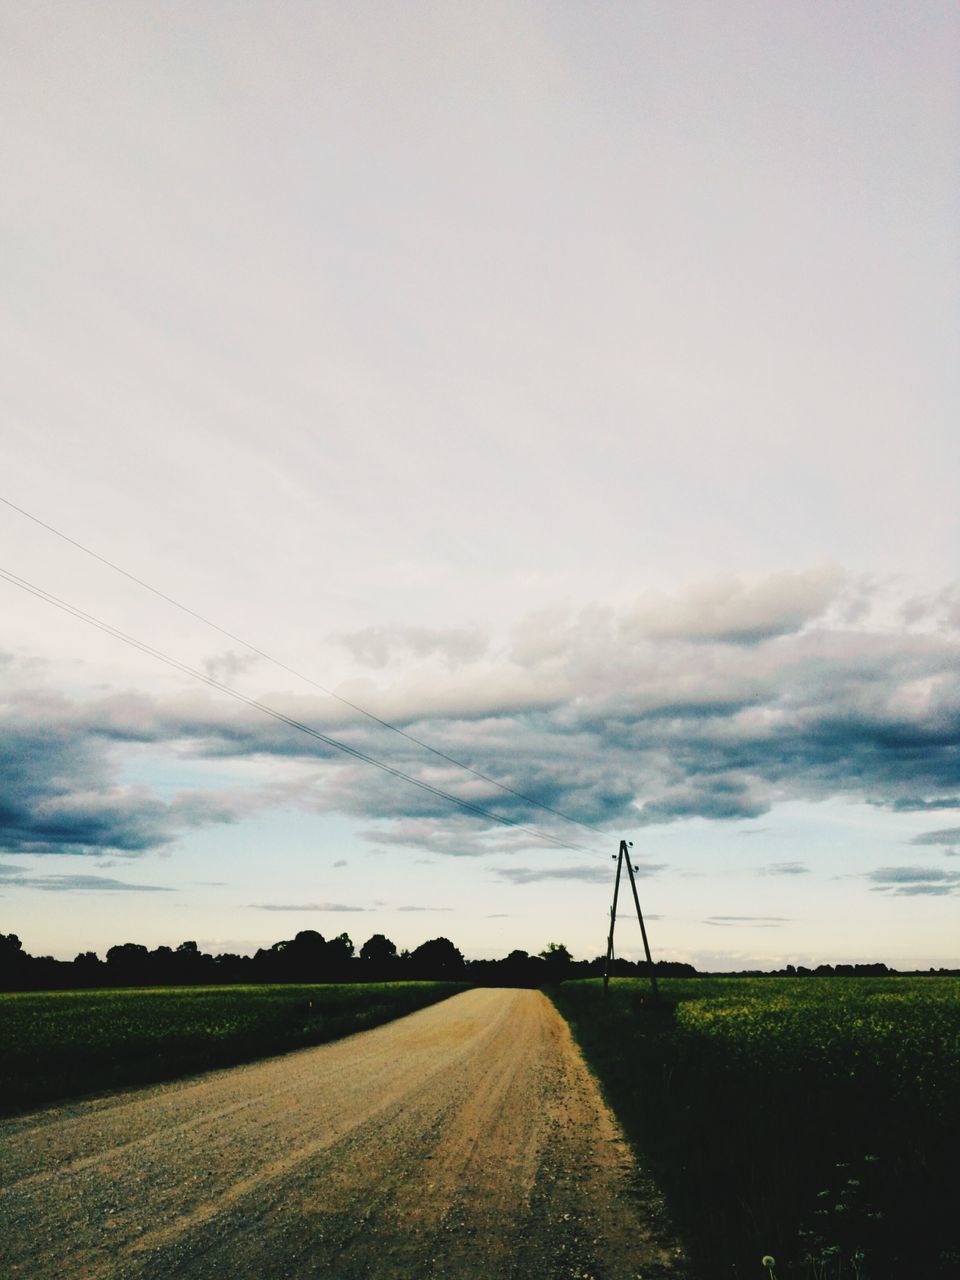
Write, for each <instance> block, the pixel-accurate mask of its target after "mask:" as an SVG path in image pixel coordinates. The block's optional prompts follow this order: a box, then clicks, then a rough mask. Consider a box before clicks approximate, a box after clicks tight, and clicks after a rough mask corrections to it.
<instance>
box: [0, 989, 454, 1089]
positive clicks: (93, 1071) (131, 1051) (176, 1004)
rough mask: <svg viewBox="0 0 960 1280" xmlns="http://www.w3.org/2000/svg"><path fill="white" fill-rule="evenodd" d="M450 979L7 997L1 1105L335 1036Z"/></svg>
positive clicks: (2, 1001) (372, 1022)
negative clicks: (439, 980) (442, 980)
mask: <svg viewBox="0 0 960 1280" xmlns="http://www.w3.org/2000/svg"><path fill="white" fill-rule="evenodd" d="M466 985H467V984H464V983H454V982H383V983H344V984H339V985H323V986H316V985H311V986H291V985H264V986H225V987H155V988H148V989H142V988H141V989H134V988H124V989H121V990H111V991H50V992H24V993H16V994H8V995H0V1111H3V1112H6V1113H11V1112H17V1111H23V1110H26V1109H28V1108H31V1107H37V1106H41V1105H43V1104H44V1103H48V1102H54V1101H58V1100H60V1099H65V1098H72V1097H76V1096H78V1095H81V1094H85V1093H91V1092H99V1091H102V1090H106V1089H113V1088H118V1087H120V1086H125V1085H135V1084H146V1083H149V1082H153V1081H159V1080H170V1079H173V1078H174V1077H176V1076H181V1075H186V1074H189V1073H192V1072H196V1071H204V1070H207V1069H209V1068H212V1067H223V1066H229V1065H231V1064H233V1063H238V1062H246V1061H250V1060H251V1059H254V1058H262V1057H265V1056H267V1055H270V1054H274V1053H283V1052H285V1051H287V1050H289V1049H299V1048H303V1047H305V1046H307V1045H314V1044H321V1043H323V1042H325V1041H328V1040H336V1039H339V1038H340V1037H341V1036H346V1035H350V1034H352V1033H353V1032H355V1031H363V1030H366V1029H368V1028H370V1027H375V1026H379V1025H380V1024H381V1023H384V1022H389V1021H390V1020H391V1019H393V1018H398V1017H401V1016H403V1015H404V1014H407V1013H412V1012H413V1011H414V1010H415V1009H421V1008H423V1007H424V1006H426V1005H430V1004H434V1003H436V1002H437V1001H438V1000H443V999H445V998H446V997H447V996H451V995H454V994H456V993H457V992H458V991H463V990H465V989H466Z"/></svg>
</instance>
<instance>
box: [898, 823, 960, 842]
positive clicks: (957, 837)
mask: <svg viewBox="0 0 960 1280" xmlns="http://www.w3.org/2000/svg"><path fill="white" fill-rule="evenodd" d="M910 843H911V844H934V845H937V844H949V845H955V844H960V827H942V828H941V829H940V830H939V831H924V832H922V833H921V834H920V835H918V836H914V837H913V839H912V840H911V841H910Z"/></svg>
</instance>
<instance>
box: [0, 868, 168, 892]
mask: <svg viewBox="0 0 960 1280" xmlns="http://www.w3.org/2000/svg"><path fill="white" fill-rule="evenodd" d="M0 884H2V885H4V886H6V885H15V886H16V887H17V888H21V889H43V890H45V891H48V892H53V893H78V892H80V893H172V892H174V890H173V889H171V888H170V887H169V886H168V885H161V884H134V883H132V882H129V881H126V880H114V879H112V878H111V877H110V876H94V875H36V874H34V873H30V872H27V871H26V870H25V868H23V867H20V866H15V865H13V864H11V863H4V864H0Z"/></svg>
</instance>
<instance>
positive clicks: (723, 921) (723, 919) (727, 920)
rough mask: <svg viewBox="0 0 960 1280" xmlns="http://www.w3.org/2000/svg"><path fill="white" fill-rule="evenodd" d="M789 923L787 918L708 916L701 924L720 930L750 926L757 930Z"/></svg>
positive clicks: (776, 927) (777, 927) (775, 927)
mask: <svg viewBox="0 0 960 1280" xmlns="http://www.w3.org/2000/svg"><path fill="white" fill-rule="evenodd" d="M789 922H790V917H789V916H709V917H708V918H707V919H706V920H704V922H703V923H704V924H710V925H715V926H717V927H718V928H721V929H729V928H736V927H737V926H739V925H750V926H752V927H754V928H757V929H779V928H780V926H781V925H782V924H789Z"/></svg>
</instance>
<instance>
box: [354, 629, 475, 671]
mask: <svg viewBox="0 0 960 1280" xmlns="http://www.w3.org/2000/svg"><path fill="white" fill-rule="evenodd" d="M336 638H337V639H338V640H339V641H340V643H341V644H342V645H344V646H345V647H346V648H347V649H349V651H350V653H352V654H353V656H354V657H355V658H356V659H357V661H358V662H361V663H363V664H364V665H365V666H369V667H386V666H388V665H389V664H390V663H391V662H393V661H409V659H410V658H414V659H418V660H419V659H423V658H431V657H439V658H441V659H442V660H443V661H444V662H446V664H447V665H448V666H450V667H458V666H463V665H465V664H467V663H471V662H476V661H477V659H479V658H482V657H483V656H484V654H485V653H486V652H487V649H488V647H489V639H488V637H487V636H485V635H484V634H483V632H482V631H480V630H479V629H477V628H473V627H456V628H453V627H436V628H431V627H366V628H364V629H363V630H362V631H354V632H350V633H348V634H344V635H339V636H337V637H336Z"/></svg>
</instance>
